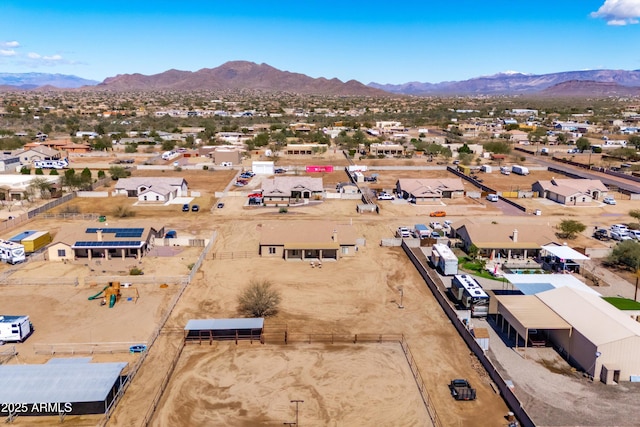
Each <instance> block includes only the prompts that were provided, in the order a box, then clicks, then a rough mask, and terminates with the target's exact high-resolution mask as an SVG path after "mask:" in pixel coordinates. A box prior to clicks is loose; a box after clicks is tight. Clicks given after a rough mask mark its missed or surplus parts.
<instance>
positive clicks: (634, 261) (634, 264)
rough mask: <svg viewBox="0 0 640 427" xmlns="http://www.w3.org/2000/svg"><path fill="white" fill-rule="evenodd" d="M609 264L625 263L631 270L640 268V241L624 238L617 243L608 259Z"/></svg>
mask: <svg viewBox="0 0 640 427" xmlns="http://www.w3.org/2000/svg"><path fill="white" fill-rule="evenodd" d="M606 262H607V264H609V265H623V266H625V267H627V268H629V269H630V270H634V271H635V270H637V269H640V243H638V242H636V241H635V240H624V241H622V242H620V243H619V244H617V245H616V246H615V247H614V248H613V250H612V251H611V253H610V254H609V256H608V257H607V259H606Z"/></svg>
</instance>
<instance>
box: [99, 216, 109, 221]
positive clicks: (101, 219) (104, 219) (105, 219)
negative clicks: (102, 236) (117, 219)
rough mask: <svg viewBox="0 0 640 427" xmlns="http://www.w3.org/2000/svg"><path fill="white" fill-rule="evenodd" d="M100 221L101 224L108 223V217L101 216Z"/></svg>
mask: <svg viewBox="0 0 640 427" xmlns="http://www.w3.org/2000/svg"><path fill="white" fill-rule="evenodd" d="M98 221H99V222H106V221H107V217H106V216H104V215H100V216H99V217H98Z"/></svg>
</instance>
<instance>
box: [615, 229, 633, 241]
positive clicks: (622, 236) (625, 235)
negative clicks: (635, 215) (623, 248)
mask: <svg viewBox="0 0 640 427" xmlns="http://www.w3.org/2000/svg"><path fill="white" fill-rule="evenodd" d="M611 238H612V239H613V240H618V241H623V240H633V238H632V237H631V236H629V234H628V233H622V232H621V231H611Z"/></svg>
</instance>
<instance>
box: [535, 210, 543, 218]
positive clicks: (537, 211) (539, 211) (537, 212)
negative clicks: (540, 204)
mask: <svg viewBox="0 0 640 427" xmlns="http://www.w3.org/2000/svg"><path fill="white" fill-rule="evenodd" d="M534 215H538V216H540V215H542V211H541V210H540V209H536V210H535V212H534Z"/></svg>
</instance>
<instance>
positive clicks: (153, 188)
mask: <svg viewBox="0 0 640 427" xmlns="http://www.w3.org/2000/svg"><path fill="white" fill-rule="evenodd" d="M115 194H124V195H126V196H127V197H137V198H138V200H139V201H140V202H160V203H166V202H168V201H170V200H173V199H175V198H176V197H184V196H187V194H188V187H187V181H186V180H185V179H184V178H179V177H133V178H120V179H119V180H118V182H117V183H116V185H115Z"/></svg>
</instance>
